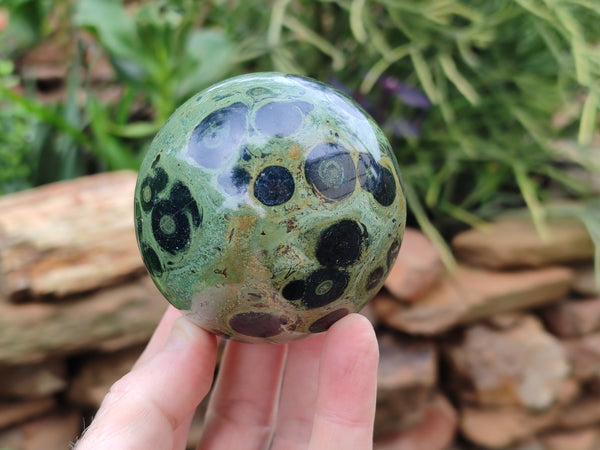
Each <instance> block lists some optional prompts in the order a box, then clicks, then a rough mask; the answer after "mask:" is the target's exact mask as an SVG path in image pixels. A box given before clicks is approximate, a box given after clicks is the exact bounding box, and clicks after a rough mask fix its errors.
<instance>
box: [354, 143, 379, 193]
mask: <svg viewBox="0 0 600 450" xmlns="http://www.w3.org/2000/svg"><path fill="white" fill-rule="evenodd" d="M357 171H358V181H359V182H360V185H361V187H362V188H363V189H364V190H365V191H367V192H369V193H371V194H372V193H373V192H375V191H376V190H377V189H379V188H378V186H379V185H380V184H381V166H380V165H379V163H378V162H377V161H375V158H373V155H371V154H370V153H361V154H360V156H359V157H358V164H357Z"/></svg>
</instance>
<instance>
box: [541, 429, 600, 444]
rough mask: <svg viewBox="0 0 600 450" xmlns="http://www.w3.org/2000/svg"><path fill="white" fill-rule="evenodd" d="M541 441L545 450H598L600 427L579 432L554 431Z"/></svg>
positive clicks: (544, 435)
mask: <svg viewBox="0 0 600 450" xmlns="http://www.w3.org/2000/svg"><path fill="white" fill-rule="evenodd" d="M540 440H541V441H542V443H543V444H544V450H566V449H568V450H598V449H599V448H600V429H598V427H588V428H580V429H577V430H553V431H548V432H546V433H543V434H542V435H541V436H540Z"/></svg>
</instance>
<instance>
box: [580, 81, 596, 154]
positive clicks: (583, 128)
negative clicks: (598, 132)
mask: <svg viewBox="0 0 600 450" xmlns="http://www.w3.org/2000/svg"><path fill="white" fill-rule="evenodd" d="M599 108H600V90H598V89H592V90H590V92H589V93H588V96H587V98H586V99H585V101H584V102H583V109H582V111H581V119H580V121H579V133H578V135H577V143H578V144H579V145H581V146H586V145H589V144H591V142H592V138H593V137H594V131H595V129H596V117H597V114H598V109H599Z"/></svg>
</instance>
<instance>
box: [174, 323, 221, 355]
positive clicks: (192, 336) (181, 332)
mask: <svg viewBox="0 0 600 450" xmlns="http://www.w3.org/2000/svg"><path fill="white" fill-rule="evenodd" d="M213 341H214V342H213ZM196 343H199V344H201V345H213V344H214V345H216V343H217V337H216V336H215V335H214V334H212V333H210V332H208V331H206V330H205V329H204V328H201V327H199V326H198V325H196V324H194V323H193V322H191V321H190V320H189V319H188V318H186V317H185V316H180V317H179V318H177V319H176V320H175V321H174V322H173V326H172V328H171V333H170V334H169V337H168V338H167V341H166V343H165V346H164V348H165V349H166V350H174V349H181V348H186V347H188V346H190V345H194V344H196Z"/></svg>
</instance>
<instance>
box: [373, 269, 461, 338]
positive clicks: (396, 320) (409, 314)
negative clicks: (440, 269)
mask: <svg viewBox="0 0 600 450" xmlns="http://www.w3.org/2000/svg"><path fill="white" fill-rule="evenodd" d="M372 304H373V308H374V310H375V314H376V315H377V317H378V318H379V320H380V321H381V322H382V323H384V324H385V325H387V326H389V327H392V328H395V329H397V330H400V331H403V332H405V333H409V334H415V335H426V336H432V335H436V334H440V333H443V332H444V331H447V330H449V329H450V328H452V327H454V326H455V325H457V324H458V323H459V322H460V319H461V317H462V316H464V314H465V313H466V309H467V304H466V303H465V302H463V301H462V300H461V296H460V293H459V292H458V290H457V288H456V286H455V285H454V284H453V283H452V282H451V280H450V279H449V278H447V277H444V278H443V279H442V280H441V281H440V282H439V283H437V284H436V285H435V287H434V288H433V290H431V291H430V292H428V293H427V294H425V295H424V296H423V297H422V298H421V300H419V301H418V302H417V303H415V304H413V305H407V304H403V303H401V302H399V301H398V300H396V299H395V298H394V297H392V296H391V295H390V294H388V293H386V292H383V291H382V292H379V293H378V294H377V295H376V296H375V298H374V299H373V300H372Z"/></svg>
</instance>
